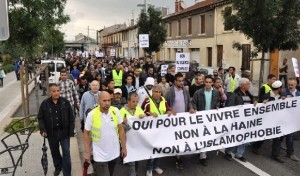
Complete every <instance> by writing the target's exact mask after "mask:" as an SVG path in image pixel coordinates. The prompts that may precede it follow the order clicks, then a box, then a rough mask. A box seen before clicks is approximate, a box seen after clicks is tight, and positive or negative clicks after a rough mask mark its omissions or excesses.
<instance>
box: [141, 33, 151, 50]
mask: <svg viewBox="0 0 300 176" xmlns="http://www.w3.org/2000/svg"><path fill="white" fill-rule="evenodd" d="M139 44H140V48H148V47H149V34H140V35H139Z"/></svg>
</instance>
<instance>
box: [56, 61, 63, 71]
mask: <svg viewBox="0 0 300 176" xmlns="http://www.w3.org/2000/svg"><path fill="white" fill-rule="evenodd" d="M63 67H64V64H62V63H57V64H56V71H57V72H60V71H61V69H62V68H63Z"/></svg>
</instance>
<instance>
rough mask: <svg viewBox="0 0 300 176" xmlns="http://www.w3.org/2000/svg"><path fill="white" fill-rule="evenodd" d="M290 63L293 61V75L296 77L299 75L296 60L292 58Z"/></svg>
mask: <svg viewBox="0 0 300 176" xmlns="http://www.w3.org/2000/svg"><path fill="white" fill-rule="evenodd" d="M292 63H293V67H294V72H295V76H296V77H297V78H298V77H299V66H298V60H297V59H296V58H294V57H293V58H292Z"/></svg>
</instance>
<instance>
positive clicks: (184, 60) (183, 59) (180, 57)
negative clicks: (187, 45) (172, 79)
mask: <svg viewBox="0 0 300 176" xmlns="http://www.w3.org/2000/svg"><path fill="white" fill-rule="evenodd" d="M189 69H190V53H176V70H175V72H176V73H177V72H189Z"/></svg>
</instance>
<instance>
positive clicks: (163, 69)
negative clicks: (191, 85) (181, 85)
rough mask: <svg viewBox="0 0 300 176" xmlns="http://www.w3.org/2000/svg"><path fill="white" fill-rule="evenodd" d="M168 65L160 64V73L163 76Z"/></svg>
mask: <svg viewBox="0 0 300 176" xmlns="http://www.w3.org/2000/svg"><path fill="white" fill-rule="evenodd" d="M168 67H169V65H161V69H160V75H161V76H165V75H166V74H167V71H168Z"/></svg>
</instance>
